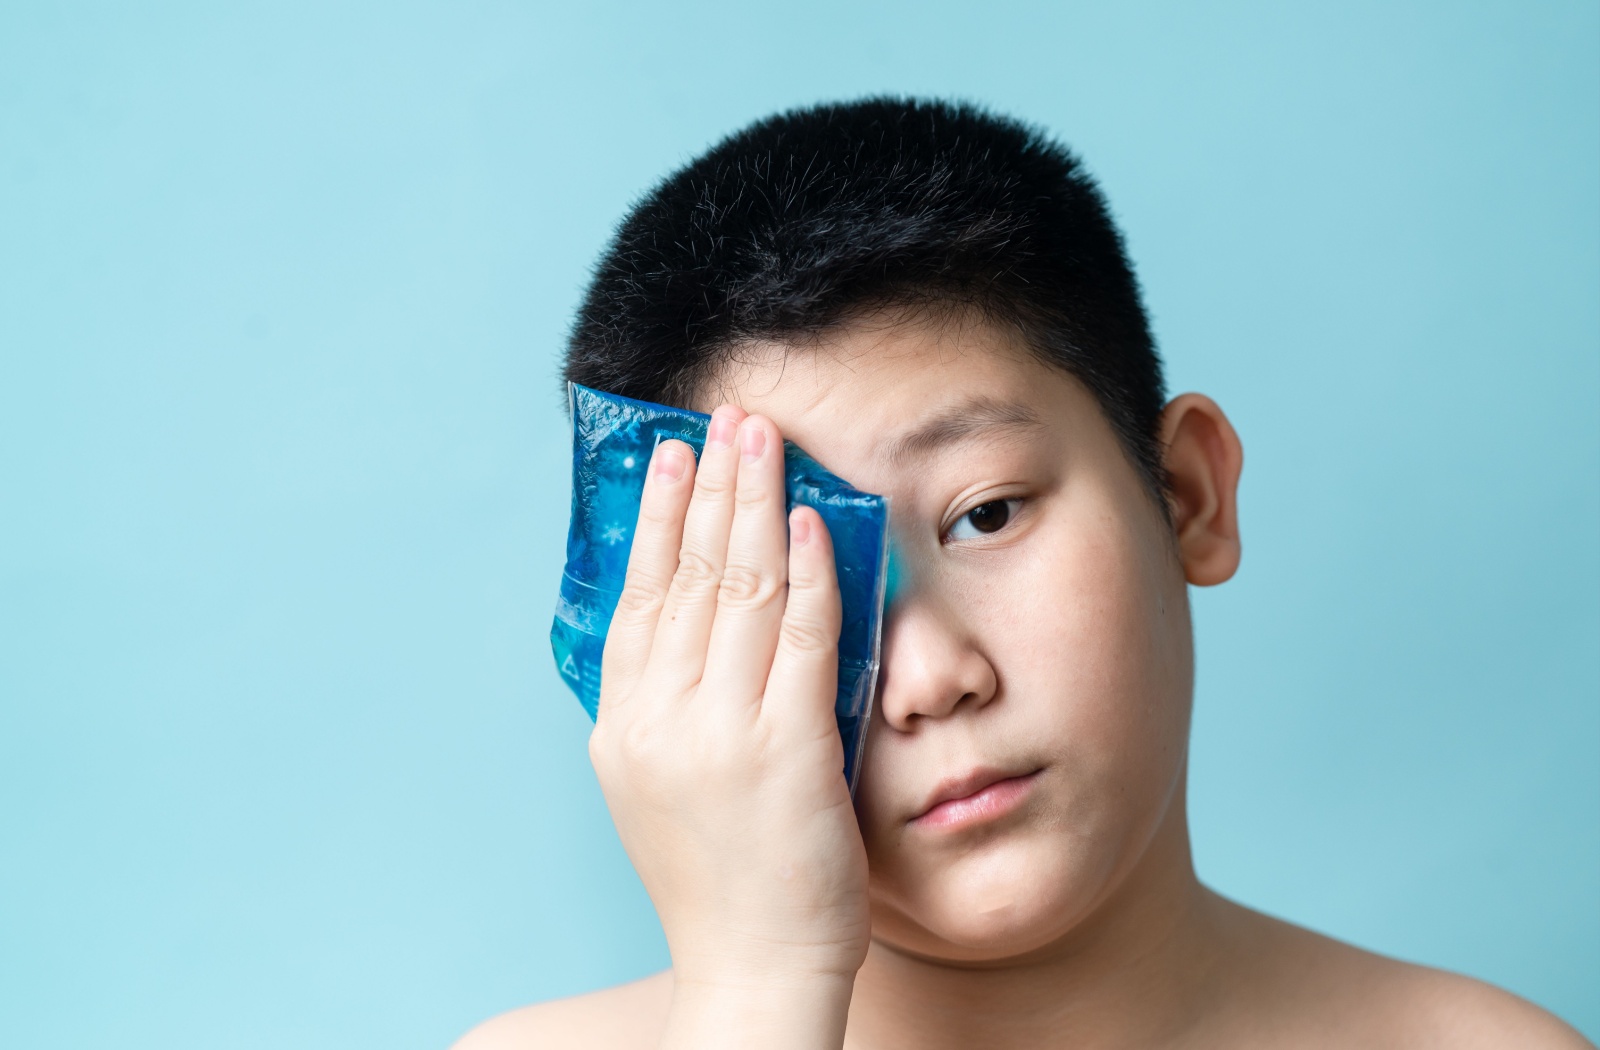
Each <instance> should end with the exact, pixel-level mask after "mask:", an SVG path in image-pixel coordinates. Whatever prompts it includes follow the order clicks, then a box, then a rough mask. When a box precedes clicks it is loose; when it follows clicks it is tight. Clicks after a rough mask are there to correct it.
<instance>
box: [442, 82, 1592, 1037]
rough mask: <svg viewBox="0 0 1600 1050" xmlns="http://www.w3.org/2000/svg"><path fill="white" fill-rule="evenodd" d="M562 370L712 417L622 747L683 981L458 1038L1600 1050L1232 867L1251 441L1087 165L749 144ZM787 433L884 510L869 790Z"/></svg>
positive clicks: (909, 118) (627, 637)
mask: <svg viewBox="0 0 1600 1050" xmlns="http://www.w3.org/2000/svg"><path fill="white" fill-rule="evenodd" d="M567 377H568V378H569V379H572V380H574V381H577V382H580V383H583V384H585V385H588V386H592V387H597V388H599V389H602V390H608V391H612V392H615V393H620V394H625V395H628V396H631V397H636V398H641V399H644V400H649V401H658V402H666V403H672V404H681V405H686V406H689V407H693V408H698V409H700V410H702V411H708V412H712V411H713V410H714V412H713V415H712V423H711V426H710V431H709V436H708V441H707V445H706V448H705V450H704V452H703V454H702V455H701V457H700V459H699V462H698V463H697V462H696V459H695V456H694V454H693V453H692V452H691V451H690V450H689V449H688V448H687V447H685V446H683V445H681V444H680V443H676V442H665V443H663V444H662V445H661V446H660V447H659V448H658V449H657V452H656V455H655V457H654V459H653V460H652V461H651V464H650V467H649V480H648V482H647V484H646V488H645V493H644V497H643V502H642V506H641V510H640V520H639V525H638V528H637V531H636V533H635V541H634V546H633V550H632V554H631V559H630V563H629V576H628V584H627V588H626V590H625V593H624V595H623V598H622V600H621V602H620V604H619V606H618V609H617V614H616V618H615V620H614V621H613V624H612V628H611V633H610V635H609V638H608V640H607V644H606V651H605V666H604V676H603V692H602V696H601V702H600V715H599V719H598V721H597V724H596V727H595V731H594V734H593V736H592V738H591V742H590V753H591V756H592V758H593V761H594V764H595V768H596V771H597V773H598V775H599V778H600V783H601V786H602V788H603V789H604V791H605V794H606V798H607V802H608V804H609V805H610V808H611V811H612V815H613V817H614V819H615V820H616V823H617V828H618V831H619V833H620V835H621V838H622V841H623V844H624V845H625V846H626V848H627V850H628V853H629V856H630V857H631V858H632V859H633V861H634V863H635V865H636V867H637V868H638V870H639V873H640V876H641V878H642V879H643V881H644V884H645V886H646V888H647V889H648V891H649V892H650V895H651V899H652V901H653V902H654V903H655V905H656V908H657V911H658V912H659V914H660V917H661V921H662V925H663V928H664V929H665V932H666V936H667V941H668V944H669V945H670V947H671V950H672V959H673V968H672V970H671V971H669V972H667V973H665V974H660V975H657V976H655V977H651V978H647V979H645V980H643V981H640V982H637V983H635V984H632V985H627V986H624V987H621V988H616V989H611V990H608V991H602V992H597V993H594V994H592V995H588V996H581V997H579V998H577V999H573V1000H568V1001H565V1002H559V1003H551V1004H547V1005H543V1006H537V1007H531V1008H528V1009H525V1010H522V1011H517V1012H515V1013H512V1014H508V1015H506V1016H505V1017H502V1018H499V1019H496V1020H494V1021H491V1022H490V1023H488V1024H486V1025H484V1026H483V1027H481V1028H479V1029H478V1030H476V1031H475V1032H473V1033H471V1034H469V1035H468V1036H467V1037H466V1039H465V1040H463V1042H462V1043H461V1044H460V1046H461V1050H500V1048H510V1047H568V1046H571V1047H618V1048H621V1047H653V1046H669V1047H696V1048H700V1047H719V1046H728V1047H734V1046H739V1047H773V1048H778V1047H794V1048H802V1047H804V1048H812V1047H816V1048H821V1047H830V1048H837V1047H841V1046H845V1047H860V1048H864V1050H865V1048H876V1047H975V1046H983V1047H1074V1048H1082V1047H1128V1048H1134V1047H1177V1046H1185V1047H1190V1046H1192V1047H1232V1048H1250V1047H1283V1046H1295V1047H1299V1046H1315V1047H1321V1046H1328V1047H1335V1046H1339V1047H1387V1046H1393V1047H1402V1046H1404V1047H1455V1048H1461V1047H1480V1046H1481V1047H1491V1046H1518V1047H1580V1046H1585V1045H1587V1044H1586V1043H1585V1042H1584V1041H1583V1039H1582V1038H1581V1037H1579V1036H1578V1035H1577V1034H1576V1033H1575V1032H1573V1031H1572V1030H1571V1029H1570V1028H1568V1027H1567V1026H1565V1025H1563V1024H1562V1023H1561V1022H1560V1021H1558V1020H1556V1019H1555V1018H1553V1017H1551V1016H1549V1015H1548V1014H1545V1013H1544V1012H1542V1011H1541V1010H1539V1009H1538V1008H1536V1007H1534V1006H1532V1005H1530V1004H1528V1003H1525V1002H1523V1001H1521V1000H1519V999H1517V998H1515V997H1513V996H1510V995H1508V994H1506V993H1504V992H1500V991H1498V990H1496V989H1493V988H1490V987H1488V986H1485V985H1483V984H1480V983H1478V982H1475V981H1472V980H1469V979H1466V978H1463V977H1457V976H1453V975H1449V974H1444V973H1440V972H1436V971H1432V970H1427V969H1424V968H1421V967H1416V966H1410V965H1406V964H1403V963H1399V962H1396V961H1393V960H1389V959H1384V958H1381V957H1378V956H1374V955H1371V954H1368V953H1366V952H1362V951H1359V950H1357V949H1355V948H1352V947H1349V946H1347V945H1343V944H1340V943H1338V942H1335V941H1332V940H1328V939H1326V938H1323V937H1320V936H1318V935H1315V934H1313V933H1310V932H1309V931H1306V930H1302V929H1298V928H1296V927H1293V926H1289V925H1287V924H1284V923H1281V922H1278V921H1276V920H1273V919H1270V918H1268V917H1266V916H1263V915H1261V914H1259V913H1256V912H1253V911H1250V910H1249V909H1247V908H1244V907H1242V906H1240V905H1238V904H1235V903H1233V902H1230V901H1227V900H1225V899H1223V898H1221V897H1219V896H1218V895H1216V894H1214V893H1212V892H1211V891H1209V890H1208V889H1206V888H1205V887H1204V886H1202V885H1201V884H1200V882H1199V881H1198V879H1197V878H1196V875H1195V872H1194V869H1193V865H1192V863H1191V860H1190V851H1189V840H1188V827H1187V820H1186V815H1185V806H1184V798H1185V771H1186V767H1187V741H1188V728H1189V714H1190V705H1191V696H1192V681H1193V651H1192V640H1191V631H1190V622H1189V610H1188V597H1187V587H1188V585H1190V584H1193V585H1197V586H1209V585H1213V584H1218V583H1222V582H1223V581H1225V580H1227V579H1228V578H1229V577H1230V576H1231V575H1232V574H1233V572H1234V570H1235V569H1236V567H1237V565H1238V562H1239V551H1240V546H1239V530H1238V523H1237V519H1236V512H1235V506H1236V505H1235V491H1236V488H1237V484H1238V480H1239V473H1240V469H1241V465H1242V460H1243V454H1242V450H1241V448H1240V444H1239V440H1238V438H1237V436H1236V435H1235V434H1234V431H1233V428H1232V427H1231V426H1230V425H1229V423H1228V420H1227V417H1226V416H1225V415H1224V414H1223V412H1222V410H1221V409H1220V408H1218V407H1217V406H1216V405H1215V404H1214V403H1213V402H1211V401H1210V400H1209V399H1207V398H1204V397H1201V396H1199V395H1195V394H1186V395H1183V396H1181V397H1178V398H1176V399H1174V400H1173V401H1171V402H1170V403H1169V402H1166V399H1165V395H1164V391H1163V385H1162V378H1161V366H1160V362H1159V359H1158V357H1157V355H1156V352H1155V349H1154V346H1153V344H1152V340H1151V337H1150V333H1149V328H1148V323H1147V321H1146V318H1145V314H1144V310H1143V306H1142V304H1141V302H1140V298H1139V292H1138V288H1137V284H1136V282H1135V279H1134V277H1133V274H1132V271H1131V269H1130V268H1129V265H1128V263H1127V260H1126V258H1125V256H1124V253H1123V248H1122V244H1121V239H1120V237H1119V235H1118V234H1117V231H1116V229H1115V227H1114V226H1113V225H1112V223H1111V220H1110V218H1109V217H1108V215H1107V212H1106V209H1105V206H1104V203H1103V201H1102V199H1101V197H1100V195H1099V193H1098V191H1097V190H1096V188H1095V187H1094V185H1093V184H1092V182H1091V181H1090V180H1089V179H1088V177H1087V176H1086V175H1085V174H1084V173H1083V172H1082V171H1081V170H1080V168H1079V166H1078V164H1077V161H1076V160H1075V159H1074V158H1073V157H1072V156H1071V155H1070V154H1068V153H1067V152H1066V151H1064V150H1063V149H1061V148H1060V147H1059V146H1057V145H1055V144H1053V143H1051V142H1049V141H1048V140H1046V139H1044V138H1043V137H1041V136H1040V135H1039V134H1038V133H1037V132H1035V131H1032V130H1030V129H1028V128H1025V127H1022V126H1020V125H1018V124H1015V123H1013V122H1011V121H1007V120H1003V119H998V118H996V117H993V116H991V115H988V114H985V113H982V112H980V111H977V110H974V109H971V108H966V107H961V106H951V105H945V104H939V103H924V102H915V101H898V100H870V101H866V102H861V103H856V104H850V105H844V106H824V107H818V108H814V109H809V110H804V111H800V112H794V113H789V114H785V115H782V116H779V117H776V118H773V119H770V120H767V121H764V122H761V123H759V124H756V125H754V126H752V127H750V128H748V129H746V130H745V131H743V132H741V133H739V134H737V135H735V136H733V137H731V138H729V139H728V140H726V141H724V142H723V143H721V144H720V145H718V146H717V147H715V148H714V149H712V150H711V151H710V152H709V153H707V154H706V155H705V156H704V157H702V158H700V159H699V160H697V161H695V162H694V163H692V164H690V165H689V166H688V167H686V168H684V169H683V170H681V171H679V172H678V173H676V174H674V175H673V176H671V177H670V178H668V179H667V180H666V181H665V182H664V183H663V184H662V185H661V186H660V187H659V188H657V190H656V191H655V192H654V193H653V194H651V195H650V196H649V197H647V198H646V199H645V200H644V201H643V202H641V203H640V204H639V205H638V206H637V207H636V208H635V209H634V210H633V212H632V214H631V215H630V216H629V217H628V219H627V220H626V221H625V222H624V224H623V225H622V227H621V229H620V231H619V233H618V235H617V238H616V241H615V243H614V244H613V245H612V247H611V249H610V250H609V252H608V253H607V255H606V257H605V258H604V259H603V260H602V262H601V265H600V266H599V268H598V270H597V273H596V276H595V279H594V283H593V285H592V287H591V289H590V292H589V295H588V298H587V300H586V302H585V304H584V306H583V309H582V311H581V313H580V316H579V318H578V322H577V325H576V328H575V330H574V333H573V337H572V342H571V346H570V350H569V354H568V359H567ZM785 438H787V439H790V440H793V441H794V442H795V443H796V444H798V445H800V446H801V447H802V448H804V449H806V450H807V451H808V452H810V453H811V454H812V455H813V456H815V457H816V458H817V459H818V460H820V461H821V462H822V463H824V464H825V465H827V466H828V467H829V468H830V469H832V470H833V471H835V472H836V473H838V474H840V475H841V476H843V477H844V478H846V479H848V480H849V481H850V482H851V483H852V484H854V485H856V486H857V487H858V488H862V489H866V490H868V491H873V492H879V493H883V494H885V495H888V496H889V497H890V498H891V500H892V507H893V512H892V518H891V524H892V528H893V531H894V541H895V544H896V549H897V552H898V554H897V557H898V558H899V559H900V560H901V562H902V563H903V567H904V576H905V578H904V580H903V581H902V585H901V586H900V588H899V590H898V591H897V594H896V596H895V600H894V603H893V605H892V607H891V608H890V610H889V611H888V614H887V619H886V625H885V633H884V648H883V667H882V672H881V677H880V680H879V691H878V696H877V702H876V708H875V710H874V713H873V719H872V725H871V729H870V731H869V737H868V742H867V752H866V760H865V764H864V767H863V772H862V777H861V782H860V785H859V789H858V792H857V796H856V798H855V799H854V800H853V801H852V799H851V797H850V795H849V792H848V790H847V788H846V785H845V782H844V780H843V778H842V777H841V776H840V773H839V770H840V768H841V765H842V747H841V743H840V741H839V738H838V735H837V732H836V730H835V728H834V724H833V719H832V700H833V695H834V680H835V679H834V675H835V663H834V661H835V653H834V643H835V641H836V639H837V637H838V631H839V601H838V592H837V588H836V586H835V584H834V576H833V573H834V563H833V555H832V548H831V546H830V544H829V538H828V536H827V534H826V530H825V529H824V528H823V527H822V523H821V520H820V518H818V517H817V515H816V514H815V512H813V511H810V510H808V509H805V508H797V509H796V510H795V511H794V512H793V513H792V514H790V515H789V516H788V517H787V519H786V518H785V516H784V511H783V506H784V503H783V486H782V456H781V453H780V451H779V450H780V449H781V442H782V441H783V440H784V439H785Z"/></svg>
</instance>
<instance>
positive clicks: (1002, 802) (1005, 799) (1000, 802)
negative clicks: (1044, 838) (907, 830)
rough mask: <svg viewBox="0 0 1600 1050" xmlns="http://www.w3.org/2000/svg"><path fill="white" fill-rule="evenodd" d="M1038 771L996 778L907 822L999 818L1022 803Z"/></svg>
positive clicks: (937, 824)
mask: <svg viewBox="0 0 1600 1050" xmlns="http://www.w3.org/2000/svg"><path fill="white" fill-rule="evenodd" d="M1039 772H1040V771H1039V770H1035V771H1034V772H1032V773H1029V774H1028V775H1027V776H1024V777H1011V778H1009V779H1006V780H997V781H995V782H994V783H993V784H990V785H989V786H988V787H986V788H984V789H983V790H982V791H978V792H974V793H973V794H971V795H968V796H967V797H966V798H953V799H951V800H950V801H948V802H941V803H939V804H938V805H937V806H934V807H933V808H932V809H930V810H928V812H926V813H924V814H922V816H920V817H918V818H916V819H915V820H913V821H912V822H911V823H913V824H916V825H917V826H919V827H924V828H962V827H968V826H971V825H973V824H982V823H984V822H986V821H990V820H995V819H997V818H999V817H1003V816H1005V815H1006V814H1007V813H1010V812H1011V811H1012V810H1014V809H1016V808H1017V807H1018V806H1020V805H1022V802H1023V800H1024V799H1025V798H1027V797H1028V792H1029V791H1031V790H1033V782H1034V781H1035V780H1037V779H1039Z"/></svg>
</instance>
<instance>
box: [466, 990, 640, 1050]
mask: <svg viewBox="0 0 1600 1050" xmlns="http://www.w3.org/2000/svg"><path fill="white" fill-rule="evenodd" d="M671 999H672V971H671V970H665V971H662V972H661V973H658V974H655V975H653V976H650V977H646V978H644V979H643V980H641V981H634V982H632V983H631V984H622V985H618V986H617V987H615V988H606V989H603V990H601V991H598V992H590V993H589V994H587V995H577V996H573V997H572V998H570V999H557V1000H556V1001H554V1002H549V1003H538V1004H536V1005H534V1006H524V1007H522V1008H521V1009H518V1010H512V1011H510V1012H508V1013H503V1014H501V1015H500V1016H499V1017H492V1018H490V1019H489V1020H487V1021H485V1022H484V1023H483V1024H480V1025H479V1026H478V1027H476V1028H474V1029H473V1030H472V1031H470V1032H468V1033H467V1034H466V1035H464V1036H462V1037H461V1040H460V1042H458V1043H456V1044H455V1046H454V1047H453V1048H452V1050H568V1048H569V1047H571V1048H578V1047H583V1048H585V1050H588V1048H593V1050H644V1048H648V1047H653V1046H655V1045H656V1043H657V1042H658V1041H659V1039H660V1037H661V1031H662V1028H663V1027H664V1026H665V1024H666V1020H667V1007H668V1006H669V1005H670V1002H671Z"/></svg>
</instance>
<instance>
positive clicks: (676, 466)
mask: <svg viewBox="0 0 1600 1050" xmlns="http://www.w3.org/2000/svg"><path fill="white" fill-rule="evenodd" d="M681 477H683V453H682V452H679V451H678V450H677V449H675V448H658V449H656V480H657V481H677V480H678V479H679V478H681Z"/></svg>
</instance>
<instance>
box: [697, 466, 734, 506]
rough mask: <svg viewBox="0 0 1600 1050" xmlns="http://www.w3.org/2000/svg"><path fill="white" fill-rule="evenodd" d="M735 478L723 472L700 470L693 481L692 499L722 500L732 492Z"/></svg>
mask: <svg viewBox="0 0 1600 1050" xmlns="http://www.w3.org/2000/svg"><path fill="white" fill-rule="evenodd" d="M737 480H738V479H737V477H736V476H735V475H733V474H731V473H729V472H727V471H723V470H702V471H701V472H700V473H699V475H697V476H696V477H695V479H694V498H695V499H697V500H703V499H712V500H719V501H720V500H724V499H727V498H728V494H729V493H730V492H732V491H733V489H734V485H735V483H736V482H737Z"/></svg>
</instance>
